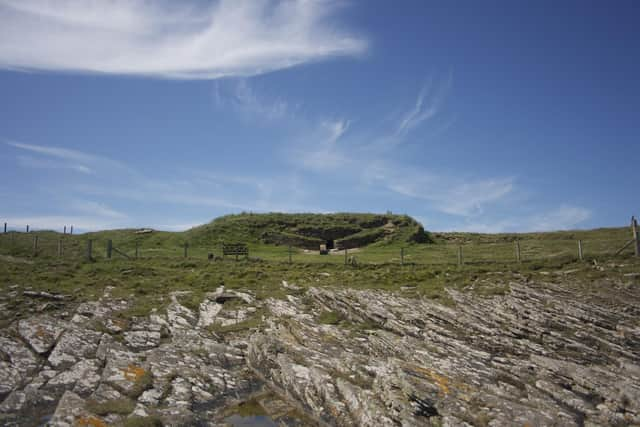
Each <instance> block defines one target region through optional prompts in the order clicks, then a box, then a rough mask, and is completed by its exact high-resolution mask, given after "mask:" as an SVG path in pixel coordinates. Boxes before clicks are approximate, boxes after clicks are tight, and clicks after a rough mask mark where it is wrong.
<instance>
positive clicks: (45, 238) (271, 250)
mask: <svg viewBox="0 0 640 427" xmlns="http://www.w3.org/2000/svg"><path fill="white" fill-rule="evenodd" d="M632 242H634V241H632ZM625 243H627V245H626V246H625ZM628 243H630V242H628V241H627V242H625V241H624V240H623V239H610V240H605V239H597V240H583V239H575V240H569V239H566V240H558V239H554V240H518V241H515V242H506V243H464V244H460V243H444V244H442V243H439V244H421V245H410V246H402V247H397V246H394V247H390V248H386V247H384V246H379V247H370V248H369V247H365V248H360V249H358V248H354V249H348V250H339V251H335V250H334V251H331V252H330V254H329V255H319V252H318V251H311V250H302V249H296V248H293V247H291V246H288V245H284V246H273V247H267V246H260V245H254V246H252V245H249V248H250V251H249V253H250V256H251V259H261V260H264V261H277V262H289V263H317V262H321V263H322V262H325V263H341V262H342V259H341V257H343V262H344V264H350V265H351V264H355V263H359V264H362V263H364V264H385V263H395V264H400V265H411V264H450V265H458V266H463V265H467V264H491V263H515V264H519V263H527V262H534V261H544V260H553V259H563V258H566V259H575V260H581V261H585V260H590V259H593V258H596V257H613V256H616V255H624V256H626V255H633V254H634V253H635V248H634V246H635V245H631V244H628ZM623 246H624V249H623V250H622V251H620V250H618V249H619V248H622V247H623ZM0 254H2V255H11V256H18V257H30V258H60V259H75V260H79V261H80V260H92V261H95V260H109V259H138V258H145V259H150V258H151V259H152V258H175V259H179V258H181V259H185V258H188V259H189V258H190V259H210V256H209V255H210V254H213V257H215V258H214V259H217V258H218V257H220V258H221V257H222V251H221V246H220V245H197V244H194V243H190V242H184V243H176V244H175V245H167V244H163V245H162V246H161V247H157V246H155V245H153V244H152V242H146V241H144V240H135V241H132V240H125V239H123V240H122V241H118V240H111V239H104V238H91V239H89V238H82V237H80V236H73V237H71V236H70V235H59V234H58V235H55V234H40V233H38V232H36V233H34V232H30V233H28V234H27V233H24V232H7V233H3V234H0ZM213 257H211V258H213Z"/></svg>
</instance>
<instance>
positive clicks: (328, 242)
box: [327, 240, 335, 250]
mask: <svg viewBox="0 0 640 427" xmlns="http://www.w3.org/2000/svg"><path fill="white" fill-rule="evenodd" d="M334 247H335V246H334V243H333V240H327V250H331V249H333V248H334Z"/></svg>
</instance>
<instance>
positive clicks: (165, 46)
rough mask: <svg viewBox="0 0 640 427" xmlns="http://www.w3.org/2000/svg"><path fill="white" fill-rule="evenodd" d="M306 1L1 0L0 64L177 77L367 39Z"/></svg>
mask: <svg viewBox="0 0 640 427" xmlns="http://www.w3.org/2000/svg"><path fill="white" fill-rule="evenodd" d="M340 7H342V5H341V4H339V3H338V2H334V1H312V0H293V1H283V0H257V1H238V0H219V1H216V2H214V3H202V2H196V1H181V2H169V1H155V2H151V1H142V0H111V1H109V0H93V1H85V0H57V1H48V0H31V1H28V0H26V1H25V0H0V68H5V69H14V70H15V69H24V70H47V71H57V72H82V73H107V74H121V75H139V76H154V77H160V78H174V79H213V78H219V77H224V76H252V75H257V74H262V73H266V72H270V71H274V70H278V69H283V68H288V67H292V66H295V65H299V64H303V63H308V62H312V61H319V60H323V59H326V58H330V57H335V56H345V55H349V56H350V55H358V54H361V53H363V52H365V51H366V49H367V42H366V41H365V40H364V39H363V38H362V37H359V36H356V35H352V34H350V32H348V31H346V30H345V29H343V28H340V27H338V26H337V25H336V24H335V22H337V19H336V17H337V13H338V11H339V8H340Z"/></svg>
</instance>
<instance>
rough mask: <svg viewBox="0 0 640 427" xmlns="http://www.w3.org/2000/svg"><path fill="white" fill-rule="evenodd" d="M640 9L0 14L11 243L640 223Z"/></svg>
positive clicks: (189, 8)
mask: <svg viewBox="0 0 640 427" xmlns="http://www.w3.org/2000/svg"><path fill="white" fill-rule="evenodd" d="M639 21H640V6H638V4H637V2H633V1H616V2H613V3H605V2H602V1H597V2H596V1H594V2H591V1H562V2H557V1H536V2H524V1H500V2H499V1H489V2H475V1H468V2H464V1H460V2H449V1H442V2H430V1H422V0H419V1H409V0H405V1H398V2H389V1H382V0H380V1H350V2H342V1H332V0H326V1H310V0H307V1H303V0H301V1H282V2H278V1H251V2H249V1H235V0H226V1H221V2H217V1H216V2H205V1H192V2H188V1H185V2H169V1H157V2H148V1H147V2H137V1H116V2H107V1H95V2H85V1H67V0H60V1H57V2H46V1H18V0H0V148H1V149H0V165H1V167H0V182H2V183H3V184H2V186H1V187H0V222H4V221H7V222H9V225H10V227H16V228H22V227H23V226H24V225H25V224H30V225H31V226H32V227H35V228H53V229H61V228H62V226H63V225H71V224H74V225H75V228H76V229H77V230H95V229H103V228H114V227H142V226H151V227H155V228H161V229H167V230H183V229H186V228H188V227H190V226H193V225H196V224H200V223H204V222H208V221H209V220H211V219H212V218H214V217H216V216H219V215H223V214H227V213H237V212H241V211H253V212H268V211H284V212H336V211H359V212H386V211H392V212H394V213H407V214H409V215H412V216H414V217H416V218H417V219H419V220H420V221H421V222H422V223H423V224H424V226H425V227H426V228H427V229H430V230H461V231H463V230H464V231H480V232H484V231H491V232H497V231H534V230H555V229H567V228H592V227H601V226H619V225H625V224H626V223H627V222H628V219H629V217H630V216H631V215H632V214H636V215H637V214H638V213H640V212H639V211H638V201H637V197H635V195H636V194H637V190H636V188H637V182H638V172H637V164H638V154H639V152H640V142H639V138H638V136H639V134H640V132H639V125H638V123H640V117H639V115H640V113H639V112H640V80H639V79H638V76H640V34H639V33H640V31H639V30H638V25H637V23H638V22H639Z"/></svg>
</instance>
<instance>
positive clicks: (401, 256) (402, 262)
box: [400, 248, 404, 265]
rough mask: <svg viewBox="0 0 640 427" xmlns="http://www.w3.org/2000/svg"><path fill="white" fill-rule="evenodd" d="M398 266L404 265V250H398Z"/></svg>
mask: <svg viewBox="0 0 640 427" xmlns="http://www.w3.org/2000/svg"><path fill="white" fill-rule="evenodd" d="M400 265H404V248H400Z"/></svg>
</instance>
